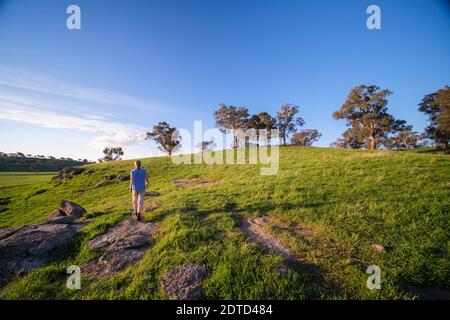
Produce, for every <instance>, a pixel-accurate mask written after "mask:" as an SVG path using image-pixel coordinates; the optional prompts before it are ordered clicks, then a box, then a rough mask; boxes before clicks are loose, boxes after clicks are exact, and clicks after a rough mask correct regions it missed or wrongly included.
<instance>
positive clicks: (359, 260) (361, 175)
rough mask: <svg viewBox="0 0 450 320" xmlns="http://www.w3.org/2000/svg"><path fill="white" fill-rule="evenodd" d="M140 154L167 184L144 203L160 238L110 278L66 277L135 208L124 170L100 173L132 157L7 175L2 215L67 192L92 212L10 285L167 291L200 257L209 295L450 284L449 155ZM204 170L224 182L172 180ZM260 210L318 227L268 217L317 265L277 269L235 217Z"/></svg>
mask: <svg viewBox="0 0 450 320" xmlns="http://www.w3.org/2000/svg"><path fill="white" fill-rule="evenodd" d="M143 166H144V167H145V168H146V169H147V170H148V172H149V175H150V178H151V186H150V190H155V191H158V192H159V193H160V196H157V197H151V198H148V199H146V204H145V206H146V207H152V208H153V209H152V210H151V211H150V210H149V211H147V212H146V214H145V219H144V220H146V221H154V222H158V223H159V224H160V228H159V231H158V233H157V237H156V240H155V242H154V243H153V244H152V246H151V247H150V249H148V251H147V253H146V255H145V257H144V259H143V260H142V261H141V262H140V263H139V264H137V265H135V266H132V267H129V268H128V269H127V270H126V271H125V272H123V273H120V274H117V275H116V276H113V277H111V278H103V279H93V278H88V277H83V278H82V289H81V290H69V289H66V288H65V283H66V277H67V274H66V273H65V270H66V267H67V266H69V265H71V264H75V265H82V264H84V263H86V262H87V261H89V260H90V259H92V258H93V257H95V256H96V254H98V253H96V252H94V251H91V250H89V249H88V247H87V241H88V240H89V239H92V238H93V237H95V236H97V235H99V234H102V233H104V232H105V231H106V230H107V229H108V227H110V226H112V225H113V224H115V223H117V222H118V221H121V220H123V219H126V218H127V217H128V215H129V212H130V198H131V197H130V194H129V192H128V181H123V182H119V180H117V179H114V180H108V179H105V177H106V176H112V175H115V176H126V175H128V174H129V171H130V169H131V167H132V161H120V162H116V163H102V164H96V165H89V166H87V169H86V170H85V171H84V172H83V173H82V174H80V175H77V176H74V177H73V178H72V179H69V180H65V181H64V182H62V183H61V184H59V185H58V183H57V181H55V180H49V179H48V177H47V178H46V179H42V176H36V177H39V179H38V178H36V179H35V180H33V179H31V178H30V179H29V180H28V181H26V182H24V183H20V181H21V179H22V178H21V177H17V176H16V177H8V178H5V177H3V176H2V178H1V179H0V190H1V197H2V201H1V205H0V209H1V212H0V227H9V226H18V225H23V224H31V223H37V222H41V221H44V220H45V219H46V217H47V216H48V214H49V213H50V212H51V211H52V210H53V209H54V208H56V207H57V205H58V203H59V201H60V200H62V199H67V200H71V201H74V202H76V203H79V204H80V205H82V206H83V207H85V208H86V209H87V210H88V212H89V213H88V214H87V216H86V217H87V218H88V219H90V220H91V223H90V224H89V225H88V226H87V227H86V228H85V229H84V230H83V231H82V232H81V233H80V234H79V235H77V236H76V237H74V238H73V239H71V240H70V242H69V243H67V244H66V245H64V246H63V247H62V248H60V249H58V250H57V251H56V252H55V253H54V255H53V256H52V259H51V262H50V263H49V264H47V265H45V266H43V267H40V268H38V269H35V270H34V271H32V272H31V273H29V274H28V275H27V276H25V277H23V278H22V279H20V280H17V281H15V282H13V283H10V284H9V285H7V287H6V288H5V290H4V292H5V293H6V295H5V298H11V299H14V298H22V299H43V298H45V299H49V298H50V299H55V298H58V299H71V298H78V299H80V298H81V299H159V298H164V297H165V296H164V294H163V292H162V290H161V279H162V276H163V275H164V273H165V272H166V271H168V270H170V269H171V268H173V267H177V266H179V265H181V264H184V263H188V262H189V263H201V264H203V265H205V266H206V269H207V278H206V280H205V283H204V296H205V298H207V299H231V298H233V299H345V298H349V299H409V298H412V296H411V295H410V294H409V293H408V290H406V287H407V286H408V285H414V286H416V287H437V288H441V289H447V290H449V289H450V283H449V279H450V274H449V269H450V268H449V266H450V265H449V259H448V252H449V249H450V246H449V245H450V242H449V212H450V158H449V157H448V156H444V155H438V154H431V153H415V152H385V151H356V150H339V149H322V148H302V147H285V148H281V150H280V170H279V172H278V174H277V175H275V176H261V175H260V171H259V167H258V166H256V165H214V166H208V165H174V164H172V162H171V160H170V158H167V157H161V158H148V159H144V160H143ZM199 177H201V178H208V179H213V180H216V183H214V184H211V185H208V186H203V187H195V186H194V187H192V186H185V187H180V186H175V185H174V184H173V183H172V181H173V180H174V179H180V178H186V179H189V178H199ZM16 182H17V183H16ZM261 215H268V216H270V217H272V218H273V219H275V220H276V221H279V222H280V223H289V222H301V223H303V224H305V225H307V226H308V228H310V229H311V230H312V231H313V233H314V237H313V238H312V240H305V239H303V238H301V237H296V236H295V235H294V234H293V233H292V232H289V230H288V229H283V228H279V229H274V230H272V232H273V233H274V234H276V235H277V236H278V237H279V239H281V240H282V241H283V242H284V243H285V244H286V245H287V246H289V248H290V249H291V250H292V251H293V252H295V254H296V255H297V256H299V257H301V259H302V261H304V263H305V266H306V265H312V266H314V267H315V269H314V270H315V271H311V269H310V268H302V267H301V266H300V267H299V266H291V265H288V269H287V272H282V273H280V272H279V270H278V266H279V265H280V263H281V262H283V258H282V257H281V256H279V255H277V254H274V253H269V252H266V251H264V250H262V249H261V248H260V247H259V246H257V245H256V244H254V243H252V242H249V241H248V240H247V239H246V237H245V236H244V235H243V233H242V232H241V231H240V229H239V225H240V222H241V220H242V219H243V218H245V217H257V216H261ZM373 244H382V245H383V246H384V247H386V248H387V253H380V252H377V251H375V250H373V248H372V245H373ZM369 265H378V266H379V267H380V268H381V272H382V288H381V290H373V291H371V290H369V289H367V288H366V280H367V277H368V276H369V275H368V274H366V268H367V267H368V266H369ZM317 270H319V271H317Z"/></svg>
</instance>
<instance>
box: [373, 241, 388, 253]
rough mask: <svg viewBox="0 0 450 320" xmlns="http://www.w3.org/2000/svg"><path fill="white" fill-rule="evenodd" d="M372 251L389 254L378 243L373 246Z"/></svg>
mask: <svg viewBox="0 0 450 320" xmlns="http://www.w3.org/2000/svg"><path fill="white" fill-rule="evenodd" d="M372 249H373V250H375V251H377V252H381V253H386V252H387V250H386V248H385V247H384V246H383V245H381V244H378V243H376V244H373V245H372Z"/></svg>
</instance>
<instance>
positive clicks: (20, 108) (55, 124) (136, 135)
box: [0, 96, 145, 148]
mask: <svg viewBox="0 0 450 320" xmlns="http://www.w3.org/2000/svg"><path fill="white" fill-rule="evenodd" d="M0 119H5V120H12V121H20V122H25V123H29V124H32V125H36V126H40V127H44V128H55V129H72V130H78V131H81V132H86V133H94V134H97V136H96V137H95V138H94V139H93V140H92V141H91V143H92V145H94V146H96V147H99V148H101V147H104V146H106V145H113V146H131V145H135V144H138V143H140V142H142V141H143V140H144V138H145V128H142V127H139V126H136V125H131V124H125V123H120V122H117V121H113V120H109V119H107V118H105V117H102V116H97V115H92V114H83V115H81V114H80V115H73V114H65V113H62V112H56V111H53V110H49V109H48V108H44V107H41V106H38V105H35V104H32V103H30V102H29V101H28V100H27V99H26V98H22V97H15V96H8V97H0Z"/></svg>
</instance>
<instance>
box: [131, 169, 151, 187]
mask: <svg viewBox="0 0 450 320" xmlns="http://www.w3.org/2000/svg"><path fill="white" fill-rule="evenodd" d="M146 179H147V172H146V171H145V169H142V168H139V169H134V170H132V171H131V183H132V187H133V190H134V191H142V190H145V180H146Z"/></svg>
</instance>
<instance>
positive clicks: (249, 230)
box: [241, 217, 296, 261]
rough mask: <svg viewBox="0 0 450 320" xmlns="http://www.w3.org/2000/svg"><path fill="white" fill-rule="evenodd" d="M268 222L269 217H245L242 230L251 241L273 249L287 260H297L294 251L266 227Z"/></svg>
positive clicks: (267, 248)
mask: <svg viewBox="0 0 450 320" xmlns="http://www.w3.org/2000/svg"><path fill="white" fill-rule="evenodd" d="M267 224H269V219H268V218H267V217H259V218H254V219H244V220H243V221H242V223H241V231H242V232H243V233H244V234H245V235H246V236H247V238H248V239H249V240H250V241H253V242H256V243H257V244H258V245H259V246H261V247H262V248H264V249H266V250H269V251H273V252H275V253H277V254H279V255H281V256H282V257H283V258H285V259H287V260H291V261H295V260H296V257H295V255H294V253H293V252H292V251H291V250H290V249H289V248H288V247H287V246H285V245H284V244H283V243H282V242H281V241H280V240H279V239H278V238H277V237H275V236H274V235H272V234H271V233H269V232H268V231H267V230H266V229H265V227H264V225H267Z"/></svg>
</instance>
